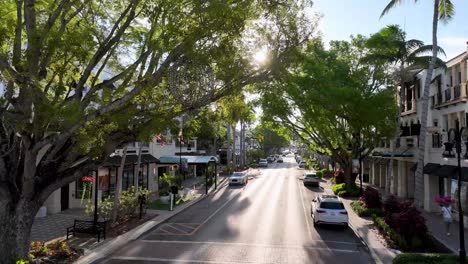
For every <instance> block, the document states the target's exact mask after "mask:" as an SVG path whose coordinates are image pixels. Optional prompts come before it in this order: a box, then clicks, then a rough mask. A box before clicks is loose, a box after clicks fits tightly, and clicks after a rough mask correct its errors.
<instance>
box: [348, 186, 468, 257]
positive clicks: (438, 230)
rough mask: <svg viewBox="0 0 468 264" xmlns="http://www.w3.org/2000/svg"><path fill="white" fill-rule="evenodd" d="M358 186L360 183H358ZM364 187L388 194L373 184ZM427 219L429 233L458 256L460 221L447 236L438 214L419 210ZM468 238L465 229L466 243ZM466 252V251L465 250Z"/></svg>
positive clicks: (467, 232) (452, 226) (454, 223)
mask: <svg viewBox="0 0 468 264" xmlns="http://www.w3.org/2000/svg"><path fill="white" fill-rule="evenodd" d="M356 184H358V181H356ZM363 186H370V187H373V188H376V189H378V190H379V191H380V193H381V194H382V197H385V196H386V195H387V194H386V192H385V190H384V189H382V188H379V187H376V186H374V185H372V184H369V183H363ZM419 211H420V212H421V214H422V216H424V218H425V219H426V226H427V229H428V230H429V233H431V235H432V236H433V237H434V238H435V239H437V240H438V241H439V242H440V243H441V244H443V245H444V246H445V247H447V248H448V249H449V250H451V251H452V252H453V253H454V254H458V249H459V245H460V242H459V235H458V234H459V230H460V229H459V228H458V221H455V220H454V221H453V223H452V225H451V226H450V233H451V236H447V234H446V232H445V226H444V225H443V222H442V217H441V216H440V215H439V214H438V213H429V212H427V211H425V210H423V209H420V210H419ZM467 238H468V230H467V229H465V241H466V240H467ZM465 250H466V249H465Z"/></svg>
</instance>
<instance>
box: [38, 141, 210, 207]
mask: <svg viewBox="0 0 468 264" xmlns="http://www.w3.org/2000/svg"><path fill="white" fill-rule="evenodd" d="M140 150H141V158H140V162H139V163H140V170H139V169H138V165H137V164H138V156H139V155H138V153H139V151H140ZM197 154H199V152H198V151H197V139H190V140H188V141H187V142H185V143H184V142H182V144H180V143H179V140H178V139H173V136H171V135H170V133H166V134H165V135H158V136H155V137H154V138H153V141H152V142H150V143H140V142H135V143H130V144H128V145H127V155H126V157H125V165H124V170H123V174H122V190H127V189H128V188H130V187H131V186H135V185H136V184H137V185H138V186H139V187H144V188H148V189H149V190H151V191H152V192H154V193H157V192H158V182H159V177H160V176H162V175H163V174H164V173H167V174H169V175H174V174H175V172H176V171H177V169H178V166H180V165H182V167H183V168H186V169H187V170H186V175H185V176H186V177H195V176H197V165H198V167H199V168H198V170H200V168H201V167H203V166H201V165H202V164H195V163H197V162H198V161H199V160H197V161H196V162H195V163H193V164H189V163H188V160H189V157H192V156H196V155H197ZM187 155H189V156H187ZM122 158H123V149H117V150H116V151H115V152H114V153H113V154H112V155H111V156H110V157H109V159H108V160H106V161H105V162H104V163H103V164H102V166H101V167H99V168H98V169H97V170H96V171H94V172H89V173H87V174H86V175H83V176H91V177H93V179H94V182H96V180H97V179H98V180H99V181H98V183H99V184H98V185H99V188H98V199H99V200H101V199H104V198H105V197H109V196H112V195H113V194H114V192H115V186H116V179H117V171H118V168H119V167H120V165H121V163H122ZM210 158H211V157H210ZM190 159H191V160H192V158H190ZM213 159H214V160H215V161H217V159H216V157H213ZM213 159H209V160H208V162H210V161H211V162H212V161H213ZM198 163H199V162H198ZM136 175H139V177H138V183H137V182H136V181H137V179H136ZM97 177H98V178H97ZM94 188H95V184H93V185H92V189H91V191H89V190H87V191H86V193H85V194H83V193H84V191H85V186H84V184H83V181H82V180H81V179H79V180H77V181H75V182H72V183H70V184H67V185H65V186H63V187H62V188H60V189H58V190H56V191H55V192H53V193H52V194H51V195H50V196H49V197H48V199H47V200H46V202H45V203H44V205H43V206H42V207H41V209H40V211H39V213H38V216H45V215H47V214H54V213H58V212H60V211H64V210H66V209H69V208H85V207H86V204H87V203H88V201H87V200H88V198H89V200H90V201H89V202H91V203H93V202H94V195H95V189H94Z"/></svg>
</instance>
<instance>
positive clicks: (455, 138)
mask: <svg viewBox="0 0 468 264" xmlns="http://www.w3.org/2000/svg"><path fill="white" fill-rule="evenodd" d="M467 132H468V130H467V128H466V127H462V128H460V124H459V121H458V120H456V121H455V128H452V129H450V130H449V132H448V140H449V143H455V149H456V152H457V171H458V190H457V199H458V218H459V219H458V229H459V243H460V245H459V246H460V248H459V250H458V251H459V255H460V264H463V263H465V259H466V251H465V229H464V225H463V212H462V206H461V187H462V183H461V179H462V168H461V164H460V154H461V143H462V135H463V139H464V140H465V141H466V140H467V139H468V137H467V135H466V134H465V133H467ZM446 146H447V145H446ZM467 146H468V145H467ZM467 151H468V150H467ZM465 156H467V155H466V154H465Z"/></svg>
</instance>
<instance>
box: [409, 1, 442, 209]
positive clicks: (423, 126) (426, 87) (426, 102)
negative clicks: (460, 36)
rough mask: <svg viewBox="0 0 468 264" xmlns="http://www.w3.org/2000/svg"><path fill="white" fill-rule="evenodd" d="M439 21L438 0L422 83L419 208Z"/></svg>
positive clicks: (422, 193)
mask: <svg viewBox="0 0 468 264" xmlns="http://www.w3.org/2000/svg"><path fill="white" fill-rule="evenodd" d="M438 21H439V0H434V14H433V18H432V59H431V62H430V64H429V69H427V74H426V80H425V81H424V93H423V96H422V111H421V130H420V134H419V145H418V156H417V157H418V166H417V168H416V175H415V181H416V186H415V193H414V200H415V204H416V205H417V206H419V207H422V206H423V203H424V174H423V166H424V155H425V149H426V134H427V115H428V107H429V89H430V86H431V80H432V72H433V71H434V65H435V62H436V59H437V23H438Z"/></svg>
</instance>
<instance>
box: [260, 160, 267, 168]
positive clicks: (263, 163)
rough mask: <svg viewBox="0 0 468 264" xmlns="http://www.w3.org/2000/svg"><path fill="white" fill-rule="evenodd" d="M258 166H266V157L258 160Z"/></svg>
mask: <svg viewBox="0 0 468 264" xmlns="http://www.w3.org/2000/svg"><path fill="white" fill-rule="evenodd" d="M258 166H259V167H268V161H267V160H266V159H260V161H259V162H258Z"/></svg>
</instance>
